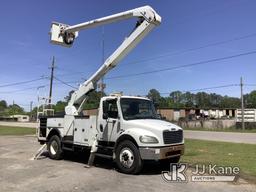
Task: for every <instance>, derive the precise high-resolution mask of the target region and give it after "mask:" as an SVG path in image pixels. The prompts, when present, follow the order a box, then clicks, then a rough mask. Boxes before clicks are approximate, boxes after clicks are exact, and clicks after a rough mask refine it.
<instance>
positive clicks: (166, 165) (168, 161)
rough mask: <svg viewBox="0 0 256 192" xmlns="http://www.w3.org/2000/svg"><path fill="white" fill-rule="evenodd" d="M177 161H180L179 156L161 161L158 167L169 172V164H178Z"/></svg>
mask: <svg viewBox="0 0 256 192" xmlns="http://www.w3.org/2000/svg"><path fill="white" fill-rule="evenodd" d="M179 161H180V156H177V157H172V158H169V159H162V160H160V165H161V167H162V168H164V169H166V170H170V164H171V163H179Z"/></svg>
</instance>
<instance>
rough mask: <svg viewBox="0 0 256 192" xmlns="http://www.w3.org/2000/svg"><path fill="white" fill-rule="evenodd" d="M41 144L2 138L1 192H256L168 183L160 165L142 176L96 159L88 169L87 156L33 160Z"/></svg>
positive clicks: (245, 186) (241, 185)
mask: <svg viewBox="0 0 256 192" xmlns="http://www.w3.org/2000/svg"><path fill="white" fill-rule="evenodd" d="M39 147H40V145H39V144H38V142H37V140H36V138H35V137H33V136H1V137H0V173H1V174H0V191H5V192H7V191H26V192H29V191H31V192H32V191H38V192H40V191H51V192H55V191H56V192H57V191H69V192H70V191H129V192H130V191H255V190H256V186H255V185H254V184H249V183H247V182H245V181H244V180H240V181H239V182H238V183H235V184H234V183H225V182H221V183H202V182H200V183H193V182H188V183H185V184H181V183H167V182H165V181H164V180H163V179H162V177H161V171H162V170H161V168H160V166H159V165H158V164H156V163H147V164H146V165H145V167H144V170H143V172H142V173H141V174H140V175H125V174H121V173H119V172H117V171H116V170H115V166H114V164H113V163H112V162H111V161H109V160H108V161H107V160H104V159H99V158H98V159H96V167H92V168H85V167H84V164H85V163H86V161H87V157H86V154H77V155H68V156H67V157H65V159H64V160H61V161H54V160H51V159H49V158H48V157H47V153H45V154H44V155H45V156H43V157H42V158H41V159H40V160H35V161H32V160H30V159H31V157H32V156H33V154H34V153H35V152H36V151H37V150H38V149H39Z"/></svg>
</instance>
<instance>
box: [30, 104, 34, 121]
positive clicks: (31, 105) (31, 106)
mask: <svg viewBox="0 0 256 192" xmlns="http://www.w3.org/2000/svg"><path fill="white" fill-rule="evenodd" d="M32 108H33V101H30V121H31V119H32Z"/></svg>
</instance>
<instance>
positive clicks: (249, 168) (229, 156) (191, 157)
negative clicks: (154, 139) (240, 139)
mask: <svg viewBox="0 0 256 192" xmlns="http://www.w3.org/2000/svg"><path fill="white" fill-rule="evenodd" d="M185 147H186V148H185V155H184V156H183V157H182V160H181V161H182V162H187V163H189V164H190V165H192V167H193V166H194V165H195V164H199V165H202V164H206V165H208V164H216V165H217V166H238V167H239V168H240V173H241V176H244V177H247V178H248V177H249V178H250V177H251V176H252V177H253V179H254V180H255V178H256V161H255V159H256V145H253V144H240V143H227V142H217V141H202V140H195V139H186V140H185Z"/></svg>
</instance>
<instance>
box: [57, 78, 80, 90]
mask: <svg viewBox="0 0 256 192" xmlns="http://www.w3.org/2000/svg"><path fill="white" fill-rule="evenodd" d="M53 78H54V79H56V80H57V81H59V82H61V83H62V84H64V85H67V86H69V87H71V88H73V89H77V87H74V86H72V85H70V84H68V83H67V82H64V81H62V80H60V79H58V78H57V77H55V76H54V77H53Z"/></svg>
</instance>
